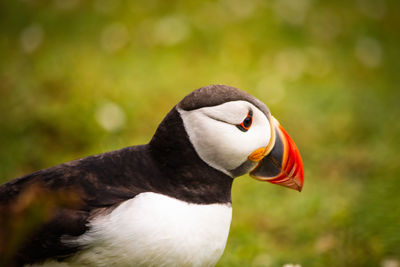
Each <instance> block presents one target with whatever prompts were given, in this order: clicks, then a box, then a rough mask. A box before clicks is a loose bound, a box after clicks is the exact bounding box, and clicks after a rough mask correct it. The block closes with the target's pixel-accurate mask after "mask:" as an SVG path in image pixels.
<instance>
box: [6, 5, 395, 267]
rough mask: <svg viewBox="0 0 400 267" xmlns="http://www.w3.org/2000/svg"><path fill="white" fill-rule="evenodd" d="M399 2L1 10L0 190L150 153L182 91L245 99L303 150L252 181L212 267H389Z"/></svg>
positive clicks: (240, 188) (238, 184)
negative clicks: (216, 91) (88, 160)
mask: <svg viewBox="0 0 400 267" xmlns="http://www.w3.org/2000/svg"><path fill="white" fill-rule="evenodd" d="M399 14H400V2H399V1H398V0H386V1H383V0H353V1H322V0H271V1H262V0H247V1H240V0H232V1H231V0H221V1H183V0H182V1H157V0H147V1H122V0H120V1H118V0H93V1H83V0H54V1H35V0H16V1H1V2H0V30H1V32H0V114H1V115H0V144H1V149H0V177H1V179H0V180H1V182H5V181H7V180H9V179H11V178H14V177H17V176H21V175H24V174H27V173H30V172H33V171H35V170H38V169H43V168H46V167H50V166H53V165H56V164H59V163H62V162H65V161H70V160H73V159H76V158H81V157H85V156H88V155H91V154H96V153H101V152H105V151H109V150H113V149H118V148H121V147H125V146H129V145H136V144H142V143H146V142H148V141H149V140H150V138H151V136H152V134H153V133H154V131H155V129H156V127H157V125H158V124H159V122H160V121H161V120H162V118H163V117H164V115H165V114H166V113H167V112H168V111H169V110H170V109H171V108H172V107H173V105H175V104H176V103H177V102H178V101H179V100H180V99H181V98H183V97H184V96H185V95H186V94H188V93H189V92H190V91H191V90H193V89H196V88H199V87H202V86H205V85H209V84H227V85H232V86H235V87H238V88H241V89H243V90H245V91H247V92H249V93H251V94H253V95H254V96H256V97H257V98H259V99H261V100H262V101H263V102H265V103H266V104H267V105H268V106H269V108H270V109H271V111H272V114H273V115H274V116H275V117H276V118H277V119H278V120H279V121H280V122H281V124H282V125H283V126H284V127H285V128H286V130H287V131H288V132H289V133H290V134H291V136H292V137H293V139H294V140H295V141H296V143H297V145H298V147H299V149H300V151H301V152H302V156H303V160H304V164H305V173H306V180H305V185H304V190H303V192H302V193H297V192H295V191H293V190H288V189H285V188H281V187H278V186H273V185H271V184H267V183H260V182H257V181H255V180H253V179H250V178H249V177H248V176H245V177H241V178H238V179H237V180H236V181H235V183H234V188H233V205H234V212H233V222H232V226H231V233H230V236H229V240H228V244H227V247H226V251H225V253H224V255H223V257H222V259H221V260H220V262H219V263H218V266H283V265H285V264H293V265H296V264H299V265H301V266H383V267H396V266H397V267H399V266H400V193H399V192H398V191H399V189H400V179H399V176H400V167H399V164H400V156H399V150H400V142H399V137H400V123H399V119H398V118H399V117H400V103H399V99H400V90H399V89H400V88H399V84H400V75H399V73H398V72H399V70H400V63H399V62H400V42H399V41H400V15H399Z"/></svg>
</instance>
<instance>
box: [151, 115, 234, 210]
mask: <svg viewBox="0 0 400 267" xmlns="http://www.w3.org/2000/svg"><path fill="white" fill-rule="evenodd" d="M149 152H150V154H151V157H152V158H153V160H154V161H155V162H156V164H155V165H156V166H158V168H159V170H160V176H158V177H162V178H161V179H163V182H162V184H163V188H160V189H159V190H163V191H166V192H163V193H166V194H170V195H172V196H178V197H179V198H180V199H181V200H185V201H188V202H192V203H199V204H200V203H204V204H211V203H229V202H231V187H232V182H233V179H232V177H230V176H228V175H226V174H224V173H222V172H220V171H218V170H216V169H214V168H212V167H210V166H209V165H208V164H206V163H205V162H204V161H203V160H201V159H200V157H199V156H198V154H197V152H196V151H195V149H194V147H193V145H192V144H191V142H190V141H189V138H188V136H187V133H186V131H185V129H184V125H183V121H182V119H181V117H180V116H179V113H178V111H177V110H176V108H173V109H172V110H171V111H170V112H169V113H168V115H167V116H166V117H165V119H164V120H163V121H162V122H161V124H160V126H159V127H158V129H157V131H156V133H155V134H154V136H153V138H152V140H151V142H150V143H149ZM160 184H161V183H160Z"/></svg>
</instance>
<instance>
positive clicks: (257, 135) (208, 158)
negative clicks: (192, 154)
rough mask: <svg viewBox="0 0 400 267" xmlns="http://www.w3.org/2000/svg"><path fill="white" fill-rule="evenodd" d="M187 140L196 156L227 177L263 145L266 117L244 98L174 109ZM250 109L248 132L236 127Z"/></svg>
mask: <svg viewBox="0 0 400 267" xmlns="http://www.w3.org/2000/svg"><path fill="white" fill-rule="evenodd" d="M178 111H179V113H180V114H181V117H182V119H183V123H184V126H185V130H186V132H187V133H188V135H189V139H190V141H191V143H192V144H193V146H194V148H195V150H196V151H197V153H198V154H199V156H200V158H201V159H202V160H203V161H205V162H206V163H207V164H208V165H210V166H211V167H213V168H215V169H217V170H220V171H222V172H224V173H226V174H228V175H230V176H233V175H232V172H231V171H232V170H234V169H236V168H238V167H239V166H241V165H242V164H243V163H244V162H246V161H247V158H248V156H249V155H250V154H251V153H252V152H253V151H254V150H256V149H258V148H261V147H266V146H267V145H268V142H269V140H270V138H271V127H270V122H269V120H268V118H267V116H266V115H265V114H264V113H263V112H261V111H260V110H259V109H258V108H257V107H255V106H254V105H253V104H251V103H249V102H247V101H232V102H227V103H224V104H221V105H218V106H213V107H204V108H200V109H196V110H191V111H185V110H181V109H178ZM249 111H252V112H253V122H252V124H251V127H250V129H249V130H248V131H246V132H243V131H241V130H240V129H238V127H237V125H240V124H241V123H242V122H243V120H244V119H245V118H246V116H247V115H248V113H249Z"/></svg>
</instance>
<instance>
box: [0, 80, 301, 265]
mask: <svg viewBox="0 0 400 267" xmlns="http://www.w3.org/2000/svg"><path fill="white" fill-rule="evenodd" d="M247 173H249V174H250V176H251V177H253V178H255V179H257V180H260V181H268V182H270V183H273V184H277V185H281V186H284V187H287V188H291V189H295V190H297V191H301V190H302V187H303V183H304V167H303V162H302V159H301V156H300V152H299V150H298V149H297V147H296V145H295V143H294V141H293V140H292V138H291V137H290V136H289V134H288V133H287V132H286V131H285V130H284V128H283V127H282V126H281V125H280V123H279V122H278V120H276V119H275V118H274V117H273V116H272V115H271V113H270V110H269V109H268V107H267V106H266V105H265V104H264V103H263V102H261V101H260V100H258V99H257V98H255V97H253V96H252V95H250V94H248V93H247V92H245V91H242V90H240V89H237V88H235V87H231V86H227V85H209V86H205V87H201V88H199V89H196V90H194V91H192V92H191V93H189V94H188V95H187V96H185V97H184V98H183V99H182V100H181V101H180V102H179V103H178V104H176V105H175V106H174V107H173V108H172V109H171V110H170V112H169V113H168V114H167V115H166V117H165V118H164V119H163V120H162V122H161V123H160V124H159V126H158V128H157V129H156V131H155V133H154V135H153V137H152V138H151V140H150V141H149V143H148V144H144V145H137V146H128V147H125V148H122V149H119V150H115V151H111V152H106V153H102V154H98V155H94V156H89V157H86V158H82V159H78V160H73V161H70V162H67V163H63V164H60V165H57V166H54V167H50V168H47V169H44V170H39V171H37V172H34V173H32V174H29V175H26V176H23V177H20V178H16V179H14V180H11V181H9V182H7V183H5V184H3V185H2V186H1V187H0V212H1V213H3V214H2V215H1V216H4V217H3V218H10V220H8V222H9V224H8V226H10V225H13V223H14V224H15V223H16V220H17V219H15V218H20V220H18V223H19V225H23V226H24V225H26V224H28V223H29V222H27V221H26V219H24V218H31V217H24V216H23V215H21V213H22V214H23V212H24V211H30V210H32V209H30V208H32V207H35V209H33V210H41V209H40V208H42V210H44V211H42V213H43V214H44V215H43V214H42V215H43V216H42V217H41V218H40V219H38V220H36V221H35V223H34V226H32V227H25V228H22V229H24V231H20V233H19V234H20V235H19V239H18V240H19V241H18V242H17V244H18V245H15V246H14V248H13V249H9V251H8V254H7V255H9V257H8V258H6V259H4V258H3V259H2V260H3V263H4V262H5V263H7V264H8V265H10V266H30V265H33V266H214V265H215V264H216V263H217V262H218V260H219V259H220V257H221V255H222V254H223V251H224V249H225V246H226V243H227V238H228V234H229V228H230V224H231V219H232V199H231V188H232V183H233V181H234V179H235V178H236V177H239V176H242V175H244V174H247ZM16 203H17V204H16ZM35 205H36V206H35ZM38 207H39V209H38ZM21 210H22V211H21ZM16 214H19V216H20V217H18V216H17V215H16ZM21 216H22V217H21ZM13 218H14V219H13ZM21 218H22V219H21ZM26 228H27V229H29V231H28V230H26ZM3 229H4V228H3ZM21 232H22V234H21ZM9 235H13V232H12V231H10V234H9ZM21 235H22V237H21ZM4 236H6V237H4ZM8 238H10V237H9V236H8ZM3 239H7V233H5V234H4V233H3ZM3 241H4V240H3ZM7 244H11V243H10V242H8V243H7ZM7 244H6V245H3V246H0V249H8V246H7ZM10 251H11V252H10ZM0 254H2V253H0Z"/></svg>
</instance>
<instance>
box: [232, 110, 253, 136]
mask: <svg viewBox="0 0 400 267" xmlns="http://www.w3.org/2000/svg"><path fill="white" fill-rule="evenodd" d="M252 123H253V112H252V111H251V110H250V111H249V113H248V114H247V116H246V118H244V120H243V121H242V122H241V123H240V124H239V125H236V127H238V129H239V130H241V131H242V132H247V131H248V130H249V129H250V127H251V125H252Z"/></svg>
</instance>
